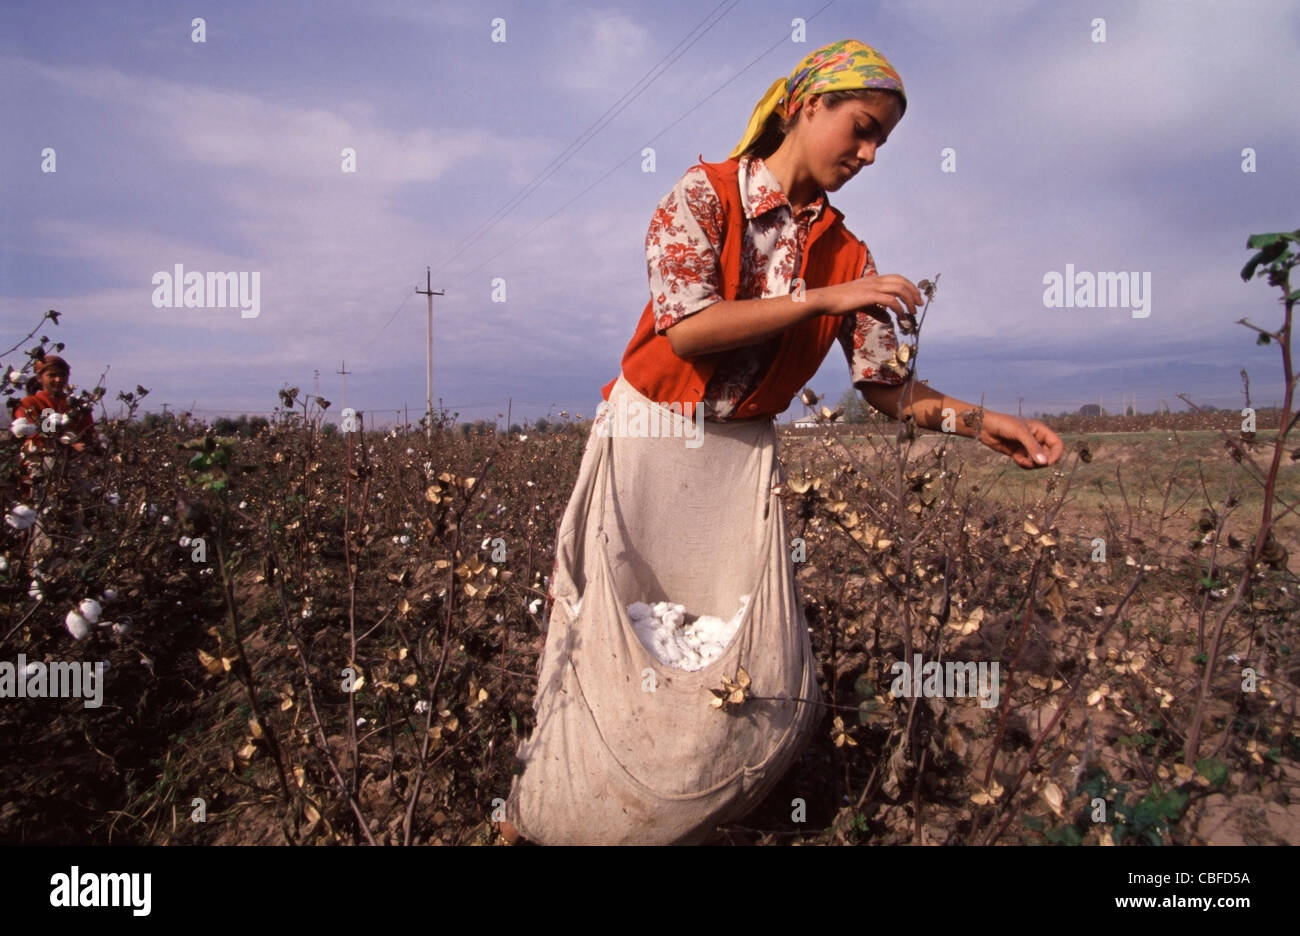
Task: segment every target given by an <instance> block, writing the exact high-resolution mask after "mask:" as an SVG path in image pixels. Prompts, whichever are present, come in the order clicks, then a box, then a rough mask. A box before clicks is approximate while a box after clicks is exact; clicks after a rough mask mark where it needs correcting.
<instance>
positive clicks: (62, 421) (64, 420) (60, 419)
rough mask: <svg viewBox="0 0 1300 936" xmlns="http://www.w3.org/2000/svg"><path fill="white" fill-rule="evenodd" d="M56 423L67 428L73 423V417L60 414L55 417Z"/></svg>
mask: <svg viewBox="0 0 1300 936" xmlns="http://www.w3.org/2000/svg"><path fill="white" fill-rule="evenodd" d="M54 421H55V422H56V423H58V424H59V425H60V426H66V425H67V424H68V423H70V422H72V417H71V416H69V415H68V414H67V413H59V414H58V416H56V417H55V419H54Z"/></svg>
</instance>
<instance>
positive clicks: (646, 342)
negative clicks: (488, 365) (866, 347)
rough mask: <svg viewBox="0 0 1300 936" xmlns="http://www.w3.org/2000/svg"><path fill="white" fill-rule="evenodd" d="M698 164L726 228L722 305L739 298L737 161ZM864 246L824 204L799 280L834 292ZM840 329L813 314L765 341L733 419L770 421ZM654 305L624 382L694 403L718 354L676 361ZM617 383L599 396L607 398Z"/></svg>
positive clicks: (837, 321)
mask: <svg viewBox="0 0 1300 936" xmlns="http://www.w3.org/2000/svg"><path fill="white" fill-rule="evenodd" d="M700 165H702V166H703V167H704V171H705V172H706V173H707V174H708V177H709V181H710V182H711V183H713V189H714V191H715V192H717V193H718V196H719V198H721V200H722V208H723V212H724V215H725V217H726V226H725V227H724V228H723V230H722V250H721V258H720V266H721V272H722V298H723V299H724V300H727V301H734V300H736V299H738V298H740V297H739V293H740V272H741V249H742V246H743V242H744V230H745V211H744V206H743V203H742V202H741V193H740V183H739V176H738V170H739V168H740V161H739V160H738V159H732V160H728V161H727V162H721V163H706V162H705V161H704V157H703V156H701V157H700ZM866 253H867V248H866V245H865V244H863V243H862V242H861V241H860V240H858V239H857V238H856V237H854V236H853V235H852V234H851V233H849V230H848V228H846V227H845V226H844V214H843V213H842V212H841V211H839V209H837V208H835V207H834V206H831V205H829V203H828V204H827V208H826V210H823V211H822V213H821V216H820V217H819V218H818V219H817V220H816V221H814V222H813V225H812V228H811V230H810V231H809V233H808V240H807V243H806V244H805V245H804V251H803V259H802V261H801V265H800V267H799V276H800V277H801V278H802V279H803V281H804V287H805V289H816V288H818V287H821V286H833V285H836V284H838V283H844V282H848V281H849V280H853V279H856V278H857V277H858V276H859V274H861V272H862V265H863V263H865V262H866ZM842 322H843V316H840V315H817V316H814V317H812V318H809V319H804V320H803V321H802V322H799V323H797V324H795V325H792V326H790V327H789V328H787V329H786V330H785V331H783V332H781V333H780V334H779V335H774V336H773V337H772V338H770V339H768V341H769V343H771V344H772V345H773V346H774V347H775V349H776V350H775V356H774V357H773V359H772V364H771V366H770V367H769V368H768V371H767V373H766V374H765V375H764V377H763V379H762V381H761V382H760V383H759V385H758V388H757V389H755V390H754V392H753V393H751V394H750V395H749V396H748V397H746V398H745V399H743V400H741V401H740V403H739V404H738V405H737V406H736V409H735V410H734V413H733V416H732V418H734V419H771V418H773V417H775V416H777V415H779V414H780V413H783V412H785V411H786V409H788V408H789V406H790V402H791V400H793V399H794V396H795V394H796V393H798V392H799V391H800V390H801V389H802V388H803V387H804V385H805V384H807V382H808V381H809V380H811V379H812V376H813V375H814V374H816V373H817V369H818V368H819V367H821V364H822V361H823V360H825V358H826V353H827V352H828V351H829V350H830V348H831V345H832V344H834V343H835V338H836V335H837V334H838V333H839V330H840V326H841V324H842ZM654 326H655V312H654V298H653V297H651V299H650V300H649V301H648V302H647V303H646V307H645V311H643V312H642V313H641V321H640V323H639V324H638V325H637V329H636V334H634V335H633V336H632V340H631V341H630V342H629V343H628V346H627V350H626V351H625V352H624V354H623V365H622V370H623V376H624V377H625V378H626V379H627V381H628V383H630V384H631V385H632V386H633V387H635V388H636V389H637V390H638V391H639V392H640V393H641V394H642V395H644V396H645V397H647V398H648V399H650V400H653V401H655V402H656V403H690V404H692V405H694V404H697V403H699V402H700V401H701V400H702V399H704V391H705V388H706V387H707V386H708V382H709V378H710V377H711V376H712V375H713V372H714V370H716V369H717V366H718V363H719V361H720V360H721V359H722V356H723V355H724V354H728V353H730V352H726V351H718V352H713V353H711V354H700V355H695V356H693V357H690V358H682V357H678V356H677V354H676V353H674V351H673V346H672V343H671V342H670V341H669V340H668V336H667V335H659V334H656V333H655V327H654ZM616 382H617V378H615V379H614V380H611V381H610V382H609V383H608V384H606V385H605V386H604V388H602V390H601V396H603V397H604V398H605V399H606V400H608V399H609V394H610V390H611V389H613V387H614V384H615V383H616Z"/></svg>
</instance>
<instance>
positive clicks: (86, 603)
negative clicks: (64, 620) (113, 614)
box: [77, 598, 104, 624]
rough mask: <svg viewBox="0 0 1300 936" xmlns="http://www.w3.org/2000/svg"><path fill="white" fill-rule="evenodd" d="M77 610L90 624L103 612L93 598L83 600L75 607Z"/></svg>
mask: <svg viewBox="0 0 1300 936" xmlns="http://www.w3.org/2000/svg"><path fill="white" fill-rule="evenodd" d="M77 610H78V611H80V612H81V616H82V617H84V618H85V619H86V620H87V621H89V622H90V623H91V624H94V623H95V622H96V621H98V620H99V616H100V615H101V614H102V613H103V611H104V609H103V608H101V607H100V606H99V602H98V601H96V600H95V599H94V598H83V599H82V601H81V604H80V605H78V606H77Z"/></svg>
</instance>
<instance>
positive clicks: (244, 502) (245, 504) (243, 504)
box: [239, 501, 248, 510]
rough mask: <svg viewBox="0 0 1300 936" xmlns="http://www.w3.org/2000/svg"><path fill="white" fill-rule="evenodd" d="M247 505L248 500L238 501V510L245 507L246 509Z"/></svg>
mask: <svg viewBox="0 0 1300 936" xmlns="http://www.w3.org/2000/svg"><path fill="white" fill-rule="evenodd" d="M247 507H248V501H240V502H239V509H240V510H245V509H247Z"/></svg>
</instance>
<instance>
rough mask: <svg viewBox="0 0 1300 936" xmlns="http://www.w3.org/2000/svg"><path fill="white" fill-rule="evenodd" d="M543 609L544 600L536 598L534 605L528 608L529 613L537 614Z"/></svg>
mask: <svg viewBox="0 0 1300 936" xmlns="http://www.w3.org/2000/svg"><path fill="white" fill-rule="evenodd" d="M541 609H542V599H540V598H534V599H533V601H532V603H531V604H530V605H529V606H528V613H529V614H536V613H537V612H538V611H540V610H541Z"/></svg>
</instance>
